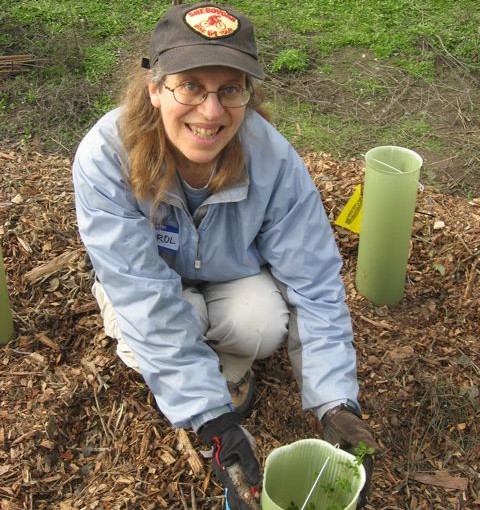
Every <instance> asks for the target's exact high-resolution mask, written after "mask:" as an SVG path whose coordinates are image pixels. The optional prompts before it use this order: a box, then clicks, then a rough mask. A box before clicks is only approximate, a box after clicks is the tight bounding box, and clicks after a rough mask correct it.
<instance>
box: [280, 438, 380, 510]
mask: <svg viewBox="0 0 480 510" xmlns="http://www.w3.org/2000/svg"><path fill="white" fill-rule="evenodd" d="M353 453H354V455H355V459H354V460H349V461H343V462H340V465H341V466H343V467H344V468H345V469H344V470H343V471H342V473H341V475H340V476H339V477H338V478H336V479H335V481H334V482H333V483H325V484H321V485H320V488H321V489H322V490H323V491H324V492H325V493H326V494H327V496H328V499H329V500H330V501H329V502H328V503H327V505H328V506H327V507H326V508H325V509H324V510H343V509H344V505H341V504H339V503H338V502H337V501H336V500H337V496H338V494H347V495H349V494H352V492H353V491H352V480H353V479H354V478H359V477H360V466H361V465H362V464H363V461H364V459H365V457H366V456H367V455H374V454H375V449H374V448H371V447H368V446H367V445H366V444H365V443H364V442H363V441H360V443H359V444H358V446H357V447H356V448H355V449H354V451H353ZM317 476H318V473H315V478H316V477H317ZM300 508H301V507H299V506H298V505H297V504H296V503H295V502H294V501H291V502H290V504H289V505H288V507H287V510H300ZM305 510H317V508H316V505H315V504H314V503H313V501H312V502H310V503H309V504H308V505H307V506H306V507H305Z"/></svg>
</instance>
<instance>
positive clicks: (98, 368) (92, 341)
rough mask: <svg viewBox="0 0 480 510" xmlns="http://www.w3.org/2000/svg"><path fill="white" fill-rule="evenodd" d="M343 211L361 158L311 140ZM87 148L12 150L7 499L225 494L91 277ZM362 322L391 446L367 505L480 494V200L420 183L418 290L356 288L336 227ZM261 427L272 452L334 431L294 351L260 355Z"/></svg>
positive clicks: (2, 370) (369, 392) (4, 222)
mask: <svg viewBox="0 0 480 510" xmlns="http://www.w3.org/2000/svg"><path fill="white" fill-rule="evenodd" d="M304 158H305V161H306V163H307V165H308V167H309V169H310V171H311V174H312V176H313V178H314V180H315V182H316V184H317V186H318V189H319V190H320V192H321V194H322V197H323V199H324V203H325V207H326V209H327V211H328V213H329V215H330V218H331V220H332V224H333V221H334V219H335V218H336V216H337V215H338V213H339V212H340V210H341V209H342V207H343V206H344V204H345V203H346V201H347V199H348V197H349V196H350V195H351V193H352V191H353V189H354V187H355V185H356V184H358V183H359V182H360V181H361V179H362V173H363V167H362V163H361V162H358V161H355V160H352V161H350V162H347V163H339V162H338V161H335V160H333V159H332V158H331V157H330V156H329V155H325V154H304ZM70 164H71V163H70V161H69V160H68V159H64V158H60V157H51V156H46V155H44V154H41V153H37V152H33V151H31V150H30V151H28V150H23V151H21V150H18V151H4V152H0V175H1V179H0V241H1V245H2V248H3V254H4V259H5V265H6V270H7V275H8V281H9V291H10V299H11V304H12V309H13V315H14V321H15V329H16V333H17V334H16V337H15V339H14V341H12V342H10V343H9V344H8V345H6V346H3V347H2V348H1V349H0V402H1V403H0V447H1V448H0V507H1V508H2V510H13V509H15V510H17V509H30V510H33V509H35V510H43V509H48V510H51V509H55V510H57V509H58V510H70V509H85V510H87V509H88V510H90V509H91V510H95V509H96V510H117V509H118V510H120V509H145V510H146V509H149V510H153V509H163V508H168V509H175V510H184V509H193V510H195V509H197V510H207V509H208V510H215V509H218V510H220V509H221V508H223V505H224V502H223V494H222V490H221V488H220V487H219V486H218V485H217V484H216V482H215V481H214V480H213V478H212V477H211V473H210V470H209V466H208V462H207V461H206V460H205V459H203V458H202V457H201V456H200V455H199V453H198V452H200V450H202V449H204V448H205V446H204V445H202V444H201V442H199V440H198V438H197V437H196V436H195V435H194V434H193V433H192V432H191V431H184V430H174V429H173V428H171V427H170V426H169V424H168V422H167V421H166V420H165V419H164V418H163V417H162V416H161V415H160V414H159V413H158V411H157V410H156V409H155V407H154V405H153V402H152V396H151V394H150V392H149V390H148V388H147V387H146V386H145V384H144V383H143V381H142V379H141V378H140V376H138V375H136V374H135V373H134V372H133V371H131V370H129V369H127V368H126V367H125V366H123V365H122V363H121V362H120V361H119V360H118V358H117V357H116V354H115V346H114V345H113V343H112V341H111V340H110V339H109V338H107V337H106V336H105V335H104V333H103V331H102V324H101V320H100V318H99V316H98V311H97V308H96V304H95V302H94V300H93V298H92V295H91V293H90V286H91V283H92V281H91V280H92V278H91V274H90V271H89V268H88V266H87V264H86V261H85V256H84V250H83V248H82V245H81V243H80V240H79V237H78V235H77V229H76V224H75V216H74V208H73V192H72V185H71V170H70ZM335 235H336V237H337V240H338V244H339V248H340V250H341V253H342V256H343V258H344V261H345V266H344V271H343V277H344V281H345V285H346V289H347V296H348V303H349V306H350V308H351V312H352V318H353V323H354V327H355V345H356V348H357V351H358V372H359V373H358V376H359V380H360V384H361V398H360V400H361V404H362V408H363V414H364V419H365V420H366V421H367V422H368V424H369V425H370V427H371V428H372V430H373V432H374V434H375V436H376V438H377V439H378V441H379V442H380V444H381V446H382V452H381V453H380V454H379V455H378V456H377V463H376V471H375V475H374V483H373V491H372V494H371V498H370V503H369V505H368V506H367V509H368V510H373V509H376V510H420V509H421V510H425V509H435V510H438V509H449V510H450V509H455V510H460V509H462V510H476V509H479V508H480V447H479V445H480V439H479V437H480V436H479V432H480V426H479V423H480V401H479V386H480V352H479V342H478V339H479V323H480V306H479V304H480V301H479V285H480V263H479V259H480V201H479V200H478V199H468V198H460V197H454V196H449V195H445V194H441V193H439V192H438V191H435V189H434V188H430V187H428V186H427V187H426V188H425V190H424V191H423V192H420V193H419V196H418V201H417V208H416V214H415V223H414V232H413V235H412V245H411V255H410V260H409V267H408V279H407V284H406V289H405V297H404V299H403V300H402V302H401V303H400V305H399V306H397V307H396V308H394V309H388V308H386V307H375V306H373V305H372V304H371V303H369V302H368V301H367V300H366V299H365V298H364V297H362V296H360V295H359V294H358V293H357V292H356V289H355V285H354V276H355V266H356V253H357V246H358V236H357V235H356V234H354V233H352V232H350V231H347V230H343V229H339V228H338V227H335ZM254 370H255V373H256V376H257V379H258V396H257V400H256V405H255V410H254V412H253V414H252V415H251V416H250V417H249V418H248V419H247V420H246V422H245V425H246V427H247V428H248V430H250V431H251V432H252V433H253V434H254V436H255V437H256V439H257V443H258V448H259V452H260V456H261V459H262V461H264V460H265V458H266V456H267V455H268V453H269V452H271V451H272V449H274V448H276V447H278V446H280V445H284V444H287V443H291V442H293V441H295V440H297V439H301V438H306V437H317V438H321V437H322V431H321V428H320V426H319V425H318V423H317V420H316V418H314V416H313V415H311V414H310V413H305V412H303V411H302V410H301V404H300V399H299V393H298V388H297V385H296V383H295V382H294V380H293V378H292V373H291V369H290V365H289V362H288V358H287V356H286V353H285V351H280V352H278V353H277V354H276V355H275V356H274V357H273V358H271V359H269V360H266V361H264V362H259V363H258V364H256V365H255V366H254Z"/></svg>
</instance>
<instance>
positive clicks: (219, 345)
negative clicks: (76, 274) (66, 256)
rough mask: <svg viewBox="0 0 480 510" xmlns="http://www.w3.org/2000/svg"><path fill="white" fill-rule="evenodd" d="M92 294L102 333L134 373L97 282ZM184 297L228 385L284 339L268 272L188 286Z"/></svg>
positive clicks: (283, 308) (281, 310) (284, 323)
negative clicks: (193, 312)
mask: <svg viewBox="0 0 480 510" xmlns="http://www.w3.org/2000/svg"><path fill="white" fill-rule="evenodd" d="M92 291H93V295H94V296H95V299H96V300H97V302H98V304H99V306H100V312H101V314H102V318H103V321H104V327H105V333H106V334H107V335H108V336H110V337H112V338H114V339H116V340H117V342H118V343H117V354H118V356H119V357H120V358H121V359H122V361H123V362H124V363H125V364H126V365H127V366H129V367H131V368H133V369H134V370H137V371H139V368H138V364H137V362H136V360H135V354H134V353H133V352H132V351H131V350H130V348H129V347H128V345H127V344H126V342H125V340H124V339H123V338H122V334H121V332H120V329H119V327H118V324H117V320H116V317H115V312H114V310H113V307H112V305H111V303H110V301H109V299H108V297H107V296H106V294H105V292H104V290H103V287H102V286H101V285H100V283H98V282H97V281H96V282H95V283H94V285H93V289H92ZM183 297H184V299H186V300H187V301H188V302H189V303H191V304H192V305H193V306H194V308H195V309H196V311H197V313H198V319H199V321H200V324H201V326H202V330H203V334H204V335H205V337H206V339H207V341H208V343H209V345H210V346H211V347H212V349H214V350H215V352H216V353H217V354H218V357H219V360H220V365H221V366H222V371H223V373H224V375H225V378H226V379H227V380H228V381H231V382H234V383H235V382H238V381H239V380H240V379H241V378H242V377H243V376H244V375H245V373H246V372H247V370H248V369H249V368H250V367H251V365H252V363H253V362H254V360H256V359H262V358H267V357H268V356H271V355H272V354H273V353H274V352H275V350H277V349H278V348H279V347H280V345H281V344H282V343H283V341H284V340H285V339H286V336H287V327H288V320H289V311H288V308H287V305H286V303H285V302H284V300H283V298H282V296H281V294H280V291H279V289H278V287H277V285H276V284H275V281H274V279H273V277H272V275H271V274H270V272H269V271H268V270H267V269H263V270H262V272H261V273H260V274H258V275H255V276H250V277H247V278H241V279H239V280H233V281H230V282H225V283H209V284H206V285H203V286H201V288H200V289H199V288H197V287H187V288H185V289H184V291H183Z"/></svg>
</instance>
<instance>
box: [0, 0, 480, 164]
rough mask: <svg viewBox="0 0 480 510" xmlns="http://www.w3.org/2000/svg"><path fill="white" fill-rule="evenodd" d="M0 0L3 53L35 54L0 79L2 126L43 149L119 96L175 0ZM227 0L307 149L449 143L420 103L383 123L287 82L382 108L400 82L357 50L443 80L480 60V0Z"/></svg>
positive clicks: (292, 132) (68, 138) (70, 135)
mask: <svg viewBox="0 0 480 510" xmlns="http://www.w3.org/2000/svg"><path fill="white" fill-rule="evenodd" d="M2 5H3V8H2V10H1V12H0V23H1V26H2V33H1V34H0V49H1V54H2V55H9V54H20V53H31V54H33V55H34V56H35V59H36V67H35V68H34V69H33V70H30V71H28V72H24V73H20V74H17V75H12V76H9V77H7V78H6V79H4V80H3V83H2V84H1V87H0V125H1V127H0V136H2V137H3V138H4V139H6V140H7V141H9V142H12V143H16V142H18V141H22V140H23V141H28V140H30V139H32V138H35V139H36V140H37V141H40V142H41V143H42V145H43V146H44V148H45V149H46V150H61V151H72V150H74V148H75V146H76V145H77V143H78V141H79V140H80V139H81V137H82V136H83V134H84V132H85V131H86V129H87V128H88V127H89V126H90V125H92V124H93V123H94V122H95V120H96V119H97V118H98V117H99V116H100V115H102V114H103V113H105V112H106V111H108V110H109V109H110V108H112V107H113V106H114V105H115V98H116V96H117V93H118V90H119V87H120V83H121V81H122V78H123V76H124V75H125V71H126V69H125V68H126V67H127V65H126V61H127V60H130V61H131V60H132V58H133V57H136V58H137V59H139V58H140V57H141V56H143V54H144V51H143V52H142V51H140V47H141V43H142V45H146V44H147V41H148V34H149V33H150V31H151V29H152V28H153V26H154V24H155V21H156V19H158V17H159V16H160V15H161V14H162V13H163V12H164V11H165V10H166V9H167V8H168V7H169V6H170V1H166V0H164V1H160V2H159V1H158V0H157V1H149V0H128V1H126V0H117V1H115V2H108V3H107V2H98V1H97V0H65V1H64V2H59V1H58V0H3V2H2ZM230 5H233V6H234V7H236V8H237V9H239V10H241V11H243V12H244V13H245V14H247V15H248V16H249V17H250V18H251V19H252V21H253V22H254V24H255V25H256V33H257V39H258V46H259V50H260V55H261V59H262V62H263V63H264V65H265V68H266V69H267V71H268V73H270V74H271V76H272V77H273V78H274V82H275V83H280V85H279V86H278V85H277V90H276V91H275V94H270V97H268V99H269V101H270V102H272V101H274V99H275V101H276V103H277V104H273V110H274V112H276V114H275V117H274V118H275V122H276V124H277V126H278V127H279V129H280V130H281V131H282V132H283V133H284V134H285V135H286V136H287V137H288V138H289V139H291V140H292V142H293V143H294V144H295V146H296V147H297V148H299V149H306V148H312V149H314V150H325V151H328V152H331V153H333V154H338V155H339V156H340V157H342V156H346V155H350V154H352V153H354V152H355V151H358V150H362V149H361V148H362V147H365V146H369V145H372V144H373V143H384V142H385V143H387V142H389V143H393V142H395V143H396V144H406V145H409V146H414V147H425V148H428V149H429V150H431V149H433V150H442V148H443V145H442V143H441V142H439V141H438V137H435V136H433V135H432V126H431V124H430V120H429V119H427V120H426V119H425V118H424V116H423V114H422V113H421V112H420V113H418V114H415V115H410V116H408V117H406V118H403V117H402V118H399V119H397V120H396V121H395V122H393V121H391V122H389V123H388V124H387V125H385V124H384V123H381V122H380V123H379V122H376V123H375V122H372V121H371V119H367V118H366V117H361V116H358V114H355V112H353V111H352V112H349V111H348V109H345V110H343V111H341V112H340V111H339V112H338V113H332V112H329V111H322V110H321V109H320V108H318V105H316V104H315V103H314V102H311V103H309V102H308V101H303V100H302V101H301V104H299V100H298V95H295V94H291V93H290V92H289V90H290V84H292V83H293V84H297V87H299V88H300V89H301V87H302V80H303V79H307V78H308V79H309V80H310V81H311V79H312V76H313V77H315V76H319V77H329V76H331V77H332V80H333V79H335V80H337V83H338V84H339V87H340V88H341V90H342V93H344V94H348V95H349V96H351V98H353V99H354V100H355V101H357V102H358V103H361V104H362V105H363V107H364V108H365V109H368V108H380V107H381V105H382V102H385V101H387V100H388V97H389V93H390V92H391V86H392V84H391V83H390V82H389V81H388V80H386V79H385V77H384V76H376V75H374V74H372V73H371V72H369V73H367V72H366V71H365V69H363V68H362V67H361V66H359V62H358V61H357V60H358V59H356V57H355V55H359V54H362V52H363V53H365V54H367V55H369V56H371V59H376V62H378V63H379V65H382V66H384V69H387V70H388V69H389V68H390V69H392V71H393V72H394V73H397V74H396V76H397V77H398V76H400V77H409V78H410V79H411V80H416V81H418V83H419V84H422V83H425V84H432V83H433V84H435V83H436V81H437V80H439V79H440V78H441V73H442V68H441V67H439V65H438V62H439V57H443V58H445V59H447V60H449V62H454V63H456V65H459V66H463V67H464V69H465V70H466V71H468V72H472V73H477V72H478V71H479V70H480V57H479V43H478V40H479V32H478V26H480V8H479V7H478V6H477V0H426V1H424V2H421V3H420V2H417V1H413V0H368V1H362V2H360V1H358V0H343V1H340V0H309V1H305V2H298V1H293V0H270V1H268V2H265V1H263V0H262V1H261V0H248V1H247V0H232V1H231V2H230ZM144 47H145V49H146V46H144ZM347 49H350V50H351V49H355V50H356V51H357V53H354V54H353V56H351V57H350V62H349V63H348V66H350V67H348V66H346V67H345V68H343V73H344V76H343V78H342V77H340V76H339V74H338V72H339V69H342V68H341V65H340V64H339V63H338V62H337V60H336V59H337V56H338V55H342V52H345V51H346V50H347ZM360 60H361V59H360ZM382 72H383V73H385V70H383V71H382ZM342 79H343V81H341V80H342ZM283 84H286V85H283ZM267 90H270V92H271V90H272V88H271V87H270V88H268V87H267ZM292 92H293V91H292ZM280 96H281V99H280V100H278V99H276V98H278V97H280ZM477 114H478V109H477V110H476V112H475V115H477Z"/></svg>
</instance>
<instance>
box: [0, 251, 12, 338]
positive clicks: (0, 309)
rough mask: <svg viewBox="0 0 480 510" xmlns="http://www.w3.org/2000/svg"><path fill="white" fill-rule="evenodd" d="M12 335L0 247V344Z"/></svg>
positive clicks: (10, 314) (10, 315)
mask: <svg viewBox="0 0 480 510" xmlns="http://www.w3.org/2000/svg"><path fill="white" fill-rule="evenodd" d="M12 336H13V321H12V312H11V310H10V300H9V299H8V289H7V277H6V276H5V268H4V266H3V256H2V249H1V248H0V344H6V343H7V342H8V341H9V340H10V339H11V338H12Z"/></svg>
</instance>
